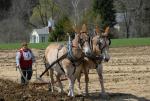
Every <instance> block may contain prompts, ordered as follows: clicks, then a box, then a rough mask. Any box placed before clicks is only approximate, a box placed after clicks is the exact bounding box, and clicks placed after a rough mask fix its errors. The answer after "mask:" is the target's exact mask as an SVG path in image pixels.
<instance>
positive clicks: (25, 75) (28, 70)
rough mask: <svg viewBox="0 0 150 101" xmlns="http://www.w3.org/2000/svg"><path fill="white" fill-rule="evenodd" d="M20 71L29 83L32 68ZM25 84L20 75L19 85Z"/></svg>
mask: <svg viewBox="0 0 150 101" xmlns="http://www.w3.org/2000/svg"><path fill="white" fill-rule="evenodd" d="M21 70H22V73H23V75H24V77H25V78H26V79H27V80H28V81H29V80H31V77H32V73H33V71H32V67H30V68H27V69H21ZM26 83H27V82H26V81H25V79H24V78H23V76H22V75H21V84H26Z"/></svg>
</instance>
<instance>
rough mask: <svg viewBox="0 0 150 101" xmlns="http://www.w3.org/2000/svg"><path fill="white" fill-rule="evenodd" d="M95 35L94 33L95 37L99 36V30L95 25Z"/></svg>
mask: <svg viewBox="0 0 150 101" xmlns="http://www.w3.org/2000/svg"><path fill="white" fill-rule="evenodd" d="M95 33H96V35H98V34H100V30H99V27H98V26H97V25H96V26H95Z"/></svg>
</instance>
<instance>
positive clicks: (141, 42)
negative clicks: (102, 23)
mask: <svg viewBox="0 0 150 101" xmlns="http://www.w3.org/2000/svg"><path fill="white" fill-rule="evenodd" d="M146 45H150V38H130V39H112V44H111V47H130V46H146Z"/></svg>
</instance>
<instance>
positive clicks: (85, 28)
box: [80, 24, 87, 33]
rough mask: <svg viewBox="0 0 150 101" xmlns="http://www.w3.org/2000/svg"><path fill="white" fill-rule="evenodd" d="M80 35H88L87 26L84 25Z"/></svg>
mask: <svg viewBox="0 0 150 101" xmlns="http://www.w3.org/2000/svg"><path fill="white" fill-rule="evenodd" d="M80 33H87V26H86V24H83V25H82V28H81V31H80Z"/></svg>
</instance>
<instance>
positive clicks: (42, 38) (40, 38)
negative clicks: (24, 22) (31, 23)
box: [30, 18, 55, 43]
mask: <svg viewBox="0 0 150 101" xmlns="http://www.w3.org/2000/svg"><path fill="white" fill-rule="evenodd" d="M52 30H55V28H54V20H52V18H50V19H49V20H48V26H47V27H43V28H41V29H33V31H32V33H31V34H30V43H41V42H48V37H49V33H50V32H52Z"/></svg>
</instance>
